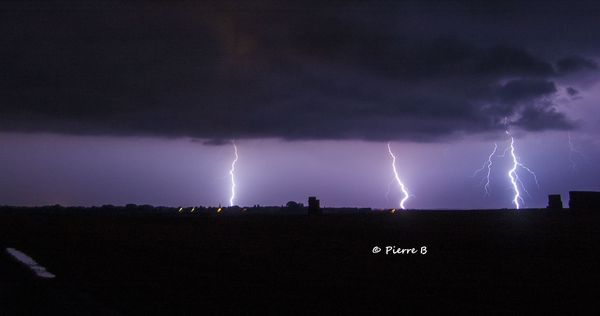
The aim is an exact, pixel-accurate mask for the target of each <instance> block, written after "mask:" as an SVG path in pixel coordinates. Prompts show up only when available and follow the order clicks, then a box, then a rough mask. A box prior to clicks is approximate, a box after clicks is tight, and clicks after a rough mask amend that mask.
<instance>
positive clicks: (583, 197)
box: [569, 191, 600, 210]
mask: <svg viewBox="0 0 600 316" xmlns="http://www.w3.org/2000/svg"><path fill="white" fill-rule="evenodd" d="M569 208H571V209H578V210H592V209H598V210H600V192H593V191H570V192H569Z"/></svg>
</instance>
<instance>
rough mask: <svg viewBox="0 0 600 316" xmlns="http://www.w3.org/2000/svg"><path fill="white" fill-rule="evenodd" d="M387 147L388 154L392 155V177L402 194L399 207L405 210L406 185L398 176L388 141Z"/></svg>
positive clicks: (394, 158) (394, 157) (406, 198)
mask: <svg viewBox="0 0 600 316" xmlns="http://www.w3.org/2000/svg"><path fill="white" fill-rule="evenodd" d="M387 148H388V152H389V153H390V156H391V157H392V170H394V178H395V179H396V182H397V183H398V186H399V187H400V190H401V191H402V194H403V196H404V197H403V198H402V200H400V208H401V209H403V210H405V209H406V208H405V206H404V203H405V202H406V200H408V197H409V195H408V191H407V190H406V186H405V185H404V183H402V181H401V180H400V177H399V176H398V170H396V156H394V153H393V152H392V148H391V147H390V143H388V144H387Z"/></svg>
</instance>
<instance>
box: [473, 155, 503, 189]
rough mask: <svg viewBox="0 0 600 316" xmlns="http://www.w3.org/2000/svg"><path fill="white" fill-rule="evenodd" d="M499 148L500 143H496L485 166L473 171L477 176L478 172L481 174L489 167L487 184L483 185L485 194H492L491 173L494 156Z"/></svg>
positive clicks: (486, 176) (486, 178)
mask: <svg viewBox="0 0 600 316" xmlns="http://www.w3.org/2000/svg"><path fill="white" fill-rule="evenodd" d="M497 149H498V144H497V143H494V150H493V151H492V153H491V154H490V155H489V156H488V159H487V161H485V162H484V163H483V166H481V168H479V169H477V170H475V172H473V177H475V176H476V175H477V174H479V173H480V172H481V171H483V169H485V168H486V167H487V174H486V175H485V178H484V179H485V180H486V182H485V185H484V186H483V189H484V190H485V195H490V191H489V188H490V174H491V173H492V157H493V156H494V155H495V154H496V150H497Z"/></svg>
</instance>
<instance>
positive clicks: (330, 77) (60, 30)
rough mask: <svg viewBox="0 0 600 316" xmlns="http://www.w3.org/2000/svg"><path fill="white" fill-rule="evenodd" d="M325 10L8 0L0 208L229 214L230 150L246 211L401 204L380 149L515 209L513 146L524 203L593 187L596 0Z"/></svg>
mask: <svg viewBox="0 0 600 316" xmlns="http://www.w3.org/2000/svg"><path fill="white" fill-rule="evenodd" d="M321 2H326V1H315V2H312V1H217V2H209V1H205V2H170V1H169V2H167V1H165V2H135V3H119V2H98V1H74V2H69V1H61V2H57V3H47V2H8V3H2V4H0V74H1V75H0V205H2V204H7V205H46V204H56V203H59V204H63V205H102V204H116V205H120V204H126V203H138V204H154V205H169V206H178V205H218V204H223V205H227V204H228V201H229V194H230V185H231V183H230V181H231V179H230V177H229V169H230V167H231V163H232V159H233V157H234V151H233V146H232V140H234V141H235V144H236V145H237V148H238V151H239V160H238V161H237V163H236V172H235V178H236V182H237V196H236V199H235V200H236V203H235V204H239V205H254V204H261V205H282V204H285V203H286V202H287V201H289V200H295V201H300V202H304V203H306V201H305V200H306V198H307V196H309V195H316V196H318V197H319V199H320V200H321V203H322V205H323V206H357V207H365V206H366V207H377V208H379V207H381V208H383V207H389V208H392V207H397V206H398V202H399V200H400V198H401V193H400V191H399V188H398V186H397V185H396V184H395V182H394V176H393V173H392V165H391V157H390V156H389V153H388V151H387V143H388V142H391V144H390V145H391V148H392V149H393V152H394V153H395V155H396V158H397V160H396V166H397V168H398V173H399V176H400V178H401V179H402V181H403V182H404V184H405V185H406V186H407V188H408V191H409V193H410V198H409V200H408V201H407V207H408V208H436V209H445V208H512V207H513V206H514V205H513V204H512V198H513V195H514V192H513V187H512V185H511V182H510V179H509V176H508V174H507V173H508V171H509V169H510V168H511V166H512V165H511V164H512V159H511V157H510V151H505V150H506V148H507V146H509V145H510V140H511V136H512V137H514V146H515V153H516V154H517V156H518V159H519V160H520V162H521V163H523V164H524V165H526V166H527V167H529V168H530V169H531V170H533V171H535V173H536V174H537V178H538V182H539V186H538V185H536V183H535V181H534V179H533V177H532V176H531V175H530V174H529V173H528V172H526V170H524V169H523V168H519V170H518V171H519V177H520V179H521V182H522V183H519V184H518V186H519V188H520V190H521V193H522V195H523V201H522V205H521V206H523V207H545V206H546V203H547V194H550V193H561V194H563V201H564V202H566V201H567V195H566V193H567V192H568V191H569V190H600V178H599V177H598V175H600V167H599V166H598V165H597V163H596V162H597V161H598V158H600V138H599V137H598V136H599V134H600V110H599V108H598V107H599V105H600V104H598V103H599V101H600V82H599V81H600V66H599V65H600V40H599V39H600V3H599V2H597V1H523V2H514V1H502V2H500V3H498V4H494V3H492V2H487V1H486V2H480V1H477V2H476V1H429V2H428V1H419V2H416V1H415V2H413V1H396V2H388V1H369V2H363V1H345V2H337V1H331V2H326V3H321ZM507 131H509V132H510V135H508V134H507V133H506V132H507ZM494 144H497V146H498V149H497V152H496V154H495V155H494V156H493V157H492V162H493V168H492V170H491V172H490V184H489V194H488V195H486V194H485V191H484V188H483V184H484V183H485V179H484V176H485V173H486V172H487V169H485V170H483V172H481V173H478V174H476V175H475V176H473V174H474V171H475V170H477V169H478V168H481V167H482V166H484V162H486V161H487V158H488V156H489V155H490V153H491V152H492V150H493V149H494ZM526 191H527V192H528V193H527V192H526ZM386 193H387V194H386Z"/></svg>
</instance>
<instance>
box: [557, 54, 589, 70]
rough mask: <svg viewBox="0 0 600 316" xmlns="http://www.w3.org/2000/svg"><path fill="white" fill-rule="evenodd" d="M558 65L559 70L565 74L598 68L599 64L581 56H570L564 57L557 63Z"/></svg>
mask: <svg viewBox="0 0 600 316" xmlns="http://www.w3.org/2000/svg"><path fill="white" fill-rule="evenodd" d="M556 66H557V68H558V72H560V73H563V74H568V73H573V72H578V71H585V70H597V69H598V64H597V63H596V62H594V61H593V60H590V59H586V58H582V57H580V56H569V57H566V58H563V59H561V60H559V61H558V62H557V63H556Z"/></svg>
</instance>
